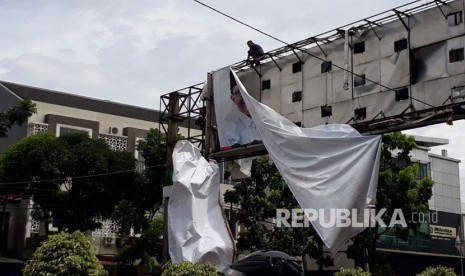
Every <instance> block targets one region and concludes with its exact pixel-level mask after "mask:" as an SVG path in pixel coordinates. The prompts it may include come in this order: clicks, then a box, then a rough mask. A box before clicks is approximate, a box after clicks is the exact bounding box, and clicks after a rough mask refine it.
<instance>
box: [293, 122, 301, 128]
mask: <svg viewBox="0 0 465 276" xmlns="http://www.w3.org/2000/svg"><path fill="white" fill-rule="evenodd" d="M294 124H295V125H296V126H298V127H302V123H301V122H294Z"/></svg>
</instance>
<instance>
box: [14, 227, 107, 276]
mask: <svg viewBox="0 0 465 276" xmlns="http://www.w3.org/2000/svg"><path fill="white" fill-rule="evenodd" d="M23 273H24V275H25V276H47V275H55V276H71V275H72V276H79V275H82V276H89V275H90V276H105V275H108V273H107V272H106V271H105V270H104V269H103V267H102V265H101V264H100V262H99V261H98V259H97V257H95V253H94V246H93V243H92V239H91V238H90V237H87V236H85V235H84V234H82V233H81V232H79V231H76V232H74V233H72V234H69V233H60V234H56V235H52V236H49V237H48V239H47V240H46V241H44V242H43V243H42V244H41V246H40V247H39V248H37V250H36V251H35V252H34V254H33V256H32V259H31V260H30V262H29V263H28V264H27V265H26V267H25V268H24V270H23Z"/></svg>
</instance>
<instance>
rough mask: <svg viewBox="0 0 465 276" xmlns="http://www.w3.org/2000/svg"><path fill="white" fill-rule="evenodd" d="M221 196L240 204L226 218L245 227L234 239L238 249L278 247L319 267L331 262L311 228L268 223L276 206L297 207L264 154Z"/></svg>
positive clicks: (229, 201) (273, 214) (274, 213)
mask: <svg viewBox="0 0 465 276" xmlns="http://www.w3.org/2000/svg"><path fill="white" fill-rule="evenodd" d="M224 196H225V201H226V202H228V203H231V204H237V205H238V206H241V207H240V208H239V209H238V211H237V212H236V213H233V214H232V216H231V218H232V220H231V221H230V223H231V225H235V223H236V222H239V223H240V224H242V225H243V226H244V227H245V230H244V231H242V232H241V234H240V236H239V238H238V243H237V248H238V249H239V250H244V251H255V250H260V249H273V250H280V251H284V252H286V253H288V254H290V255H294V256H300V255H309V256H310V257H311V258H314V259H316V260H317V263H318V264H319V266H320V269H322V267H323V266H329V265H332V259H331V258H330V257H329V256H325V255H324V254H323V242H322V241H321V239H320V238H319V237H318V235H316V233H315V230H314V229H313V228H312V227H308V228H305V227H302V228H286V227H276V226H275V225H274V224H272V223H269V222H270V221H271V219H273V218H276V209H279V208H284V209H288V210H291V209H295V208H300V207H299V205H298V203H297V201H296V199H295V197H294V196H293V194H292V193H291V191H290V190H289V188H288V187H287V185H286V184H285V182H284V180H283V179H282V177H281V175H280V174H279V171H278V170H277V168H276V167H275V166H274V164H272V163H271V160H270V159H269V158H268V157H260V158H258V159H256V160H254V163H253V166H252V177H251V178H247V179H244V180H242V181H240V182H239V183H236V184H235V185H234V190H232V191H227V192H226V193H225V195H224Z"/></svg>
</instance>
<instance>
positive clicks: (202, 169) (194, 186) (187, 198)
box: [168, 140, 234, 271]
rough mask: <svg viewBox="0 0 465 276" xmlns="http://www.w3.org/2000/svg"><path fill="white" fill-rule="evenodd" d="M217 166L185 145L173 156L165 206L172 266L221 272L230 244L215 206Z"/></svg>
mask: <svg viewBox="0 0 465 276" xmlns="http://www.w3.org/2000/svg"><path fill="white" fill-rule="evenodd" d="M219 194H220V176H219V169H218V165H217V164H216V163H214V162H210V163H209V162H207V160H205V158H203V157H202V155H201V154H200V150H199V149H198V148H196V147H195V146H194V145H192V144H191V143H190V142H188V141H185V140H184V141H178V143H177V144H176V146H175V148H174V152H173V188H172V190H171V196H170V199H169V203H168V240H169V253H170V256H171V260H172V261H173V262H175V263H176V262H180V261H184V260H187V261H190V262H202V263H205V262H209V263H213V264H216V268H217V270H219V271H225V270H226V269H227V268H228V267H229V265H230V264H231V263H232V261H233V256H234V243H233V240H232V237H231V235H230V232H229V228H228V227H227V222H226V221H225V217H224V216H223V211H222V209H221V206H220V202H219Z"/></svg>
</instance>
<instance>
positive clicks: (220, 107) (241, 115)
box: [213, 67, 262, 150]
mask: <svg viewBox="0 0 465 276" xmlns="http://www.w3.org/2000/svg"><path fill="white" fill-rule="evenodd" d="M213 90H214V98H215V111H216V122H217V125H218V136H219V140H220V148H221V150H226V149H231V148H234V147H238V146H242V145H247V144H251V143H257V142H260V141H261V140H262V139H261V137H260V134H259V133H258V131H257V128H256V126H255V123H254V121H253V120H252V118H251V117H250V113H249V110H248V109H247V105H246V104H245V102H244V100H243V98H242V95H241V92H240V90H239V87H238V86H237V84H236V81H235V80H234V77H233V76H232V75H231V73H230V69H229V67H226V68H223V69H221V70H218V71H216V72H215V73H214V74H213Z"/></svg>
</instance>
